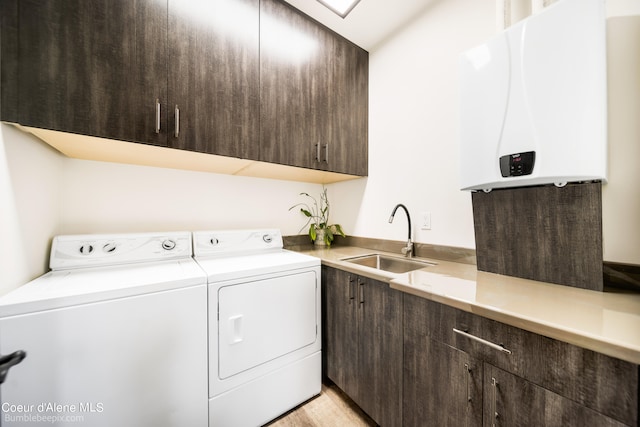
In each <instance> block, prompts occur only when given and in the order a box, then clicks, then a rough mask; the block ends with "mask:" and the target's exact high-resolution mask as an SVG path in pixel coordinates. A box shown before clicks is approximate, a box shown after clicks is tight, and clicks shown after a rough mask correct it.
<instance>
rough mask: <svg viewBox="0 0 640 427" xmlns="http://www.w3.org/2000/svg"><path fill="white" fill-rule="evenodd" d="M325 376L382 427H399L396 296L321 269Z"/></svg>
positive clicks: (399, 309) (399, 350)
mask: <svg viewBox="0 0 640 427" xmlns="http://www.w3.org/2000/svg"><path fill="white" fill-rule="evenodd" d="M322 282H323V295H324V298H323V307H324V310H323V319H324V335H325V342H324V344H325V345H324V347H323V353H324V358H325V374H326V375H327V376H328V377H329V378H330V379H331V380H332V381H333V382H334V383H336V385H338V387H340V388H341V389H342V390H343V391H344V392H345V393H347V394H348V395H349V396H350V397H351V398H352V399H353V400H354V401H355V402H356V403H357V404H358V405H359V406H360V407H361V408H362V409H363V410H364V411H365V412H366V413H367V414H369V416H371V418H373V419H374V420H375V421H376V422H377V423H378V424H380V425H383V426H401V425H402V349H403V346H402V294H401V293H400V292H398V291H395V290H392V289H390V288H389V286H388V285H387V284H386V283H383V282H378V281H375V280H370V279H366V278H362V277H360V276H356V275H353V274H350V273H347V272H344V271H341V270H336V269H333V268H328V267H324V268H323V274H322Z"/></svg>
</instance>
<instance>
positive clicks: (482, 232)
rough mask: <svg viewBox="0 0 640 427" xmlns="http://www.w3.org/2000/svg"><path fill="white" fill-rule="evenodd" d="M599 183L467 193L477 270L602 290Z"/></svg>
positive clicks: (600, 196) (600, 199) (600, 195)
mask: <svg viewBox="0 0 640 427" xmlns="http://www.w3.org/2000/svg"><path fill="white" fill-rule="evenodd" d="M601 187H602V184H601V183H599V182H595V183H593V182H592V183H583V184H568V185H567V186H566V187H563V188H556V187H555V186H538V187H525V188H507V189H497V190H494V191H491V192H490V193H484V192H481V191H480V192H475V193H473V194H472V202H473V219H474V228H475V237H476V254H477V261H478V269H479V270H482V271H489V272H492V273H498V274H505V275H508V276H516V277H523V278H525V279H532V280H539V281H542V282H551V283H558V284H561V285H566V286H573V287H577V288H585V289H591V290H596V291H602V290H603V286H604V282H603V273H602V259H603V257H602V252H603V249H602V194H601V192H602V189H601Z"/></svg>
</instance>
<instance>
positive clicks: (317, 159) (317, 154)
mask: <svg viewBox="0 0 640 427" xmlns="http://www.w3.org/2000/svg"><path fill="white" fill-rule="evenodd" d="M319 161H320V143H317V144H316V162H319Z"/></svg>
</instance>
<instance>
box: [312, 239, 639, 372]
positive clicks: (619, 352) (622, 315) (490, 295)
mask: <svg viewBox="0 0 640 427" xmlns="http://www.w3.org/2000/svg"><path fill="white" fill-rule="evenodd" d="M300 252H303V253H306V254H309V255H314V256H317V257H319V258H321V259H322V262H323V264H325V265H327V266H331V267H336V268H339V269H342V270H347V271H350V272H352V273H355V274H360V275H363V276H367V277H371V278H373V279H376V280H380V281H384V282H388V283H389V284H390V286H391V288H393V289H397V290H400V291H402V292H407V293H410V294H413V295H417V296H420V297H422V298H427V299H430V300H433V301H437V302H439V303H442V304H446V305H449V306H453V307H456V308H458V309H461V310H464V311H468V312H471V313H475V314H478V315H480V316H483V317H487V318H489V319H493V320H497V321H499V322H503V323H506V324H509V325H512V326H516V327H518V328H521V329H525V330H528V331H531V332H534V333H537V334H540V335H544V336H547V337H550V338H554V339H557V340H560V341H564V342H567V343H570V344H574V345H577V346H580V347H583V348H586V349H589V350H593V351H596V352H599V353H603V354H606V355H608V356H612V357H616V358H619V359H622V360H626V361H628V362H632V363H635V364H640V294H638V293H633V292H597V291H590V290H585V289H579V288H573V287H568V286H561V285H556V284H551V283H544V282H537V281H534V280H527V279H520V278H517V277H511V276H503V275H500V274H494V273H487V272H483V271H478V269H477V268H476V266H475V265H468V264H460V263H454V262H447V261H440V260H433V259H427V261H430V262H434V263H436V264H437V265H434V266H430V267H427V268H424V269H421V270H415V271H412V272H409V273H404V274H393V273H386V272H381V271H379V270H376V269H373V268H369V267H362V266H359V265H356V264H353V263H349V262H346V261H342V259H343V258H347V257H353V256H358V255H364V254H369V253H385V252H382V251H376V250H372V249H364V248H357V247H352V246H338V247H335V246H334V247H333V248H331V249H312V250H304V251H300ZM387 254H389V255H395V256H399V254H390V253H387ZM417 259H420V258H417Z"/></svg>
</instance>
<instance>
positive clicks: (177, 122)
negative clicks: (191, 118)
mask: <svg viewBox="0 0 640 427" xmlns="http://www.w3.org/2000/svg"><path fill="white" fill-rule="evenodd" d="M178 135H180V109H179V108H178V105H176V133H175V136H176V138H177V137H178Z"/></svg>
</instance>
